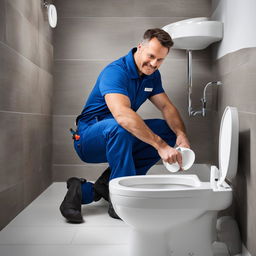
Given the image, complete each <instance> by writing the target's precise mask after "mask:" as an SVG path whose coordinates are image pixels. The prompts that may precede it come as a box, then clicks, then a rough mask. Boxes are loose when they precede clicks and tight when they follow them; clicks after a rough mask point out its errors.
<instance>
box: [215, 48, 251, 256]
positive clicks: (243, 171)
mask: <svg viewBox="0 0 256 256" xmlns="http://www.w3.org/2000/svg"><path fill="white" fill-rule="evenodd" d="M213 66H214V69H215V72H216V75H217V77H218V79H219V80H221V81H222V82H223V86H221V87H220V88H219V90H218V111H217V112H216V113H215V118H214V119H213V120H214V122H213V123H214V124H215V128H214V131H215V136H214V137H215V141H216V142H217V140H218V129H219V128H218V126H219V124H220V119H221V116H222V113H223V111H224V108H225V107H226V106H233V107H237V108H238V112H239V125H240V132H239V158H238V173H237V177H236V179H235V180H234V181H233V188H234V200H233V207H231V210H232V211H231V212H232V213H233V214H234V215H235V217H236V219H237V220H238V224H239V227H240V231H241V234H242V240H243V243H244V244H245V245H246V247H247V248H248V250H249V251H250V253H251V255H252V256H255V255H256V245H255V237H256V222H255V212H256V201H255V194H256V158H255V155H256V86H255V85H256V72H255V71H256V48H247V49H241V50H238V51H236V52H234V53H229V54H227V55H225V56H224V57H222V58H220V59H218V60H217V61H215V62H214V63H213ZM215 145H217V143H215ZM215 152H216V153H217V149H215ZM216 155H217V154H215V156H216Z"/></svg>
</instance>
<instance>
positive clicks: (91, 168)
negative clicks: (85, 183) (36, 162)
mask: <svg viewBox="0 0 256 256" xmlns="http://www.w3.org/2000/svg"><path fill="white" fill-rule="evenodd" d="M107 167H108V165H107V164H82V165H72V173H71V172H70V166H69V165H57V164H56V165H53V180H55V181H66V180H67V179H68V178H70V177H71V176H70V175H73V176H75V177H81V178H84V179H87V180H89V181H96V180H97V179H98V177H99V176H100V175H101V174H102V173H103V171H104V170H105V169H106V168H107Z"/></svg>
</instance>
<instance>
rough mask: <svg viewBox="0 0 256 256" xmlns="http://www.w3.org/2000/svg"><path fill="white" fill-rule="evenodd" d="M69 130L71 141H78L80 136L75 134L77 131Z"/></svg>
mask: <svg viewBox="0 0 256 256" xmlns="http://www.w3.org/2000/svg"><path fill="white" fill-rule="evenodd" d="M69 130H70V132H71V134H72V139H73V140H79V139H80V135H79V134H77V130H76V131H74V130H73V129H72V128H70V129H69Z"/></svg>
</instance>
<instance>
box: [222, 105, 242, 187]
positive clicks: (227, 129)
mask: <svg viewBox="0 0 256 256" xmlns="http://www.w3.org/2000/svg"><path fill="white" fill-rule="evenodd" d="M238 134H239V121H238V111H237V108H234V107H229V106H228V107H226V109H225V111H224V114H223V116H222V119H221V125H220V135H219V169H220V179H219V182H218V183H219V184H222V183H223V181H224V180H225V179H226V178H227V179H228V180H230V181H231V180H232V179H233V178H234V177H235V176H236V172H237V159H238Z"/></svg>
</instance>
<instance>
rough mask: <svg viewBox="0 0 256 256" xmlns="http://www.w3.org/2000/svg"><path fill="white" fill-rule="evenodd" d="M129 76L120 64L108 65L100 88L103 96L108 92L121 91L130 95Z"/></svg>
mask: <svg viewBox="0 0 256 256" xmlns="http://www.w3.org/2000/svg"><path fill="white" fill-rule="evenodd" d="M127 84H128V78H127V75H126V73H125V71H124V70H123V69H122V68H121V67H120V66H118V65H110V66H108V67H106V68H105V69H104V71H103V73H102V76H101V79H100V83H99V89H100V93H101V95H102V97H104V96H105V95H106V94H108V93H120V94H124V95H126V96H128V90H127Z"/></svg>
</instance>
